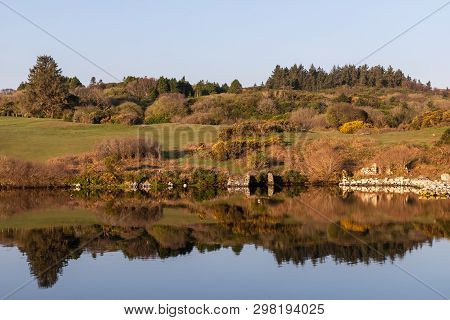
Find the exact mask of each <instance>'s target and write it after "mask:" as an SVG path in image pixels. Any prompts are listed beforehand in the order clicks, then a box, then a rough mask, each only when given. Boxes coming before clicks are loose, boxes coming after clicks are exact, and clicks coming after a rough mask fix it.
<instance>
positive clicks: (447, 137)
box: [438, 128, 450, 145]
mask: <svg viewBox="0 0 450 320" xmlns="http://www.w3.org/2000/svg"><path fill="white" fill-rule="evenodd" d="M438 144H440V145H449V144H450V128H447V129H446V130H445V131H444V133H443V134H442V136H441V138H440V139H439V141H438Z"/></svg>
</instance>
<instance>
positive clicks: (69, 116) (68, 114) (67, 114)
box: [62, 110, 74, 122]
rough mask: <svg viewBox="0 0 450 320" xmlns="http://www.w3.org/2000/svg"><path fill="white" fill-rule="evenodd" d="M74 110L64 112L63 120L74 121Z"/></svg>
mask: <svg viewBox="0 0 450 320" xmlns="http://www.w3.org/2000/svg"><path fill="white" fill-rule="evenodd" d="M73 113H74V112H73V110H64V111H63V114H62V119H63V120H64V121H67V122H72V121H73Z"/></svg>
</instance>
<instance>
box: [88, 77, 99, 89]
mask: <svg viewBox="0 0 450 320" xmlns="http://www.w3.org/2000/svg"><path fill="white" fill-rule="evenodd" d="M96 84H97V79H95V77H92V78H91V81H89V86H90V87H92V86H95V85H96Z"/></svg>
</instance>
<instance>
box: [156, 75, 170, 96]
mask: <svg viewBox="0 0 450 320" xmlns="http://www.w3.org/2000/svg"><path fill="white" fill-rule="evenodd" d="M156 89H157V90H158V93H159V94H163V93H167V92H170V83H169V79H167V78H164V77H160V78H159V79H158V84H157V85H156Z"/></svg>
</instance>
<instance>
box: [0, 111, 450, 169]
mask: <svg viewBox="0 0 450 320" xmlns="http://www.w3.org/2000/svg"><path fill="white" fill-rule="evenodd" d="M219 129H220V127H219V126H206V125H183V124H160V125H151V126H123V125H112V124H102V125H89V124H78V123H72V122H64V121H62V120H54V119H35V118H34V119H28V118H13V117H0V155H7V156H10V157H14V158H19V159H23V160H37V161H44V160H47V159H49V158H53V157H58V156H63V155H69V154H80V153H83V152H88V151H90V150H92V149H93V147H94V146H95V144H97V143H99V142H100V141H102V140H104V139H107V138H117V137H133V136H136V137H137V136H142V137H148V138H150V139H153V140H155V141H158V142H159V143H160V144H161V145H162V147H163V151H165V152H169V151H176V150H182V149H183V148H184V147H185V146H186V145H188V144H198V143H200V142H205V143H209V142H213V141H216V140H217V136H218V132H219ZM444 130H445V128H428V129H423V130H411V131H403V132H386V133H380V134H371V135H367V136H361V137H367V138H370V139H373V140H375V141H378V142H380V143H414V144H429V143H433V142H435V141H437V140H438V139H439V137H440V136H441V135H442V133H443V132H444ZM355 136H357V135H345V134H342V133H339V132H338V131H335V130H333V131H326V132H313V133H308V134H307V137H308V138H311V139H314V138H318V137H342V138H350V137H355ZM304 137H305V135H304V134H303V135H301V134H294V135H288V136H287V139H288V140H295V139H303V138H304ZM206 160H207V159H206Z"/></svg>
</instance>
